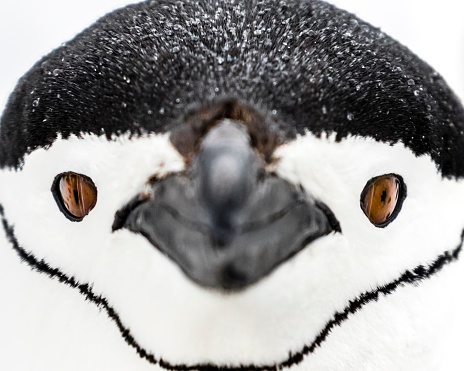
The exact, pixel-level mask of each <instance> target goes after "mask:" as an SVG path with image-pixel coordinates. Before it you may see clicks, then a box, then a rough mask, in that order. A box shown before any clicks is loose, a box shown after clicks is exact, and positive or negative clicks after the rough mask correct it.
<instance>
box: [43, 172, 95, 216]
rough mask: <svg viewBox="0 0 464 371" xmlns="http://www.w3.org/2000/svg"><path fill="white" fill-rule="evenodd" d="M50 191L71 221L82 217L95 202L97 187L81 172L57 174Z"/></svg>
mask: <svg viewBox="0 0 464 371" xmlns="http://www.w3.org/2000/svg"><path fill="white" fill-rule="evenodd" d="M52 193H53V196H54V198H55V201H56V203H57V205H58V207H59V208H60V210H61V212H62V213H63V214H64V215H65V216H66V217H67V218H68V219H70V220H72V221H73V222H80V221H81V220H82V219H84V217H85V216H86V215H87V214H88V213H89V212H90V211H91V210H92V209H93V208H94V207H95V205H96V203H97V187H95V184H94V183H93V181H92V179H90V178H89V177H87V176H85V175H82V174H77V173H73V172H67V173H62V174H59V175H58V176H57V177H56V178H55V181H54V182H53V185H52Z"/></svg>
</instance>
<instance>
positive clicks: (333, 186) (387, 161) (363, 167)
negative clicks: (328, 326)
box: [275, 133, 464, 288]
mask: <svg viewBox="0 0 464 371" xmlns="http://www.w3.org/2000/svg"><path fill="white" fill-rule="evenodd" d="M275 157H276V158H279V159H280V161H279V162H278V166H277V169H276V170H277V172H278V174H279V175H280V176H281V177H283V178H286V179H288V180H289V181H291V182H295V183H299V184H301V185H302V186H303V187H304V188H305V189H307V190H308V192H310V193H311V194H313V195H314V196H315V197H316V198H318V199H320V200H321V201H322V202H324V203H326V204H327V205H328V206H329V207H330V209H331V210H332V211H333V212H334V214H335V215H336V217H337V218H338V220H339V221H340V224H341V228H342V232H343V235H344V236H345V238H346V240H347V242H348V243H349V245H350V255H351V256H352V258H353V259H354V260H353V261H354V262H356V265H358V267H359V268H358V269H360V270H363V271H364V272H365V274H367V273H368V272H370V274H371V275H372V279H366V275H365V274H363V275H360V277H359V278H360V282H359V284H363V282H364V285H365V286H366V288H367V287H372V285H380V284H383V283H385V282H388V281H389V280H391V278H392V277H394V276H396V275H398V273H400V272H402V271H404V270H405V269H407V268H410V267H412V266H417V265H419V264H427V263H429V262H430V261H432V260H433V259H434V258H435V257H437V255H439V254H441V253H443V251H444V250H447V249H450V248H453V247H456V246H457V245H458V244H459V241H460V236H461V233H462V231H463V229H464V212H463V211H462V209H463V205H464V182H463V181H462V180H460V181H456V180H454V179H443V178H442V176H441V175H440V174H439V172H438V170H437V168H436V165H435V163H434V162H432V161H431V159H430V158H429V157H428V156H421V157H416V156H415V155H414V154H413V153H412V152H411V151H410V150H408V149H407V148H405V147H404V146H403V145H402V144H395V145H388V144H385V143H381V142H376V141H375V140H374V139H369V138H363V137H349V138H346V139H344V140H342V141H341V142H339V143H337V142H336V141H335V137H334V136H322V138H316V137H315V136H313V135H312V134H309V133H308V134H307V135H304V136H301V137H299V138H298V139H296V140H295V141H293V142H291V143H288V144H286V145H283V146H282V147H280V148H279V149H278V150H277V151H276V153H275ZM390 173H394V174H398V175H400V176H401V177H402V178H403V180H404V183H405V185H406V188H407V197H406V199H405V200H404V203H403V207H402V209H401V211H400V213H399V214H398V216H397V218H396V219H395V220H394V221H393V222H392V223H391V224H389V225H388V226H387V227H385V228H377V227H375V226H374V225H372V224H371V223H370V222H369V220H368V218H367V217H366V216H365V215H364V213H363V211H362V209H361V207H360V196H361V192H362V190H363V189H364V187H365V185H366V183H367V182H368V181H369V180H370V179H372V178H373V177H376V176H379V175H384V174H390Z"/></svg>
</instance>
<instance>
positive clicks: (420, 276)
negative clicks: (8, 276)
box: [0, 204, 464, 371]
mask: <svg viewBox="0 0 464 371" xmlns="http://www.w3.org/2000/svg"><path fill="white" fill-rule="evenodd" d="M0 216H1V218H2V225H3V228H4V230H5V233H6V236H7V239H8V240H9V241H10V243H11V244H12V246H13V249H14V250H15V251H16V252H17V253H18V255H19V257H20V258H21V260H23V261H24V262H26V263H27V264H29V265H30V266H31V267H32V268H33V269H35V270H37V271H39V272H41V273H45V274H47V275H48V276H49V277H51V278H55V279H57V280H58V281H60V282H62V283H64V284H67V285H69V286H71V287H72V288H74V289H77V290H78V291H79V292H80V293H81V294H82V295H84V296H85V297H86V298H87V299H88V300H90V301H92V302H93V303H95V304H96V305H97V306H98V307H100V308H104V309H105V310H106V312H107V313H108V316H109V317H110V318H111V319H112V320H113V321H114V322H115V323H116V325H117V327H118V329H119V331H120V332H121V335H122V337H123V338H124V340H125V341H126V343H127V344H128V345H130V346H132V347H133V348H134V349H135V350H136V352H137V353H138V354H139V356H140V357H141V358H144V359H146V360H147V361H148V362H150V363H152V364H158V365H159V366H161V367H162V368H164V369H166V370H172V371H193V370H198V371H220V370H227V371H243V370H250V371H278V370H281V369H282V368H285V367H290V366H293V365H295V364H298V363H300V362H302V361H303V359H304V358H305V356H307V355H308V354H311V353H312V352H314V351H315V350H316V349H317V348H318V347H320V346H321V344H322V343H323V342H324V341H325V340H326V339H327V337H328V336H329V334H330V332H331V331H332V329H333V328H334V327H335V326H340V325H341V324H342V323H343V321H345V320H346V319H348V317H349V316H350V315H351V314H354V313H356V312H357V311H359V310H360V309H361V308H362V307H364V306H365V305H366V304H368V303H369V302H371V301H377V300H378V299H379V297H380V295H384V296H387V295H390V294H392V293H393V292H394V291H396V289H397V288H398V287H400V286H404V285H410V284H417V283H420V282H421V281H423V280H425V279H427V278H430V277H431V276H433V275H434V274H436V273H437V272H439V271H440V270H441V269H442V268H443V267H444V266H445V265H447V264H449V263H451V262H453V261H455V260H457V259H458V258H459V254H460V252H461V249H462V244H463V241H464V230H463V233H462V234H461V241H460V243H459V246H458V247H456V248H455V249H454V250H452V251H446V252H444V253H443V254H442V255H440V256H438V257H437V259H436V260H435V261H433V262H432V264H430V265H428V266H424V265H419V266H417V267H416V268H414V269H412V270H406V271H405V272H404V273H403V274H402V275H401V276H400V277H399V278H397V279H396V280H394V281H392V282H390V283H388V284H386V285H383V286H380V287H378V288H377V289H375V290H372V291H367V292H365V293H363V294H361V295H360V296H359V297H358V298H356V299H354V300H352V301H350V302H349V303H348V305H347V306H346V307H345V309H344V310H343V311H341V312H336V313H335V314H334V315H333V317H332V319H331V320H330V321H328V322H327V323H326V325H325V326H324V328H323V329H322V331H321V332H320V333H319V335H318V336H317V337H316V338H315V339H314V340H313V341H312V343H311V344H310V345H305V346H304V347H303V349H302V350H301V351H300V352H298V353H295V354H292V353H290V354H289V357H288V359H287V360H285V361H283V362H280V363H278V364H274V365H265V366H255V365H240V366H217V365H213V364H198V365H191V366H188V365H173V364H171V363H169V362H166V361H164V360H163V359H157V358H156V357H155V355H154V354H151V353H149V352H147V351H146V350H145V349H144V348H143V347H142V346H140V345H139V344H138V343H137V341H136V340H135V339H134V337H133V335H132V334H131V332H130V330H129V329H128V328H126V327H125V326H124V324H123V323H122V321H121V319H120V318H119V316H118V314H117V313H116V311H115V310H114V308H113V307H111V306H110V305H109V304H108V301H107V300H106V298H104V297H103V296H100V295H97V294H95V293H94V292H93V291H92V287H91V285H89V284H80V283H79V282H78V281H77V280H76V279H75V278H74V277H69V276H67V275H66V274H64V273H63V272H61V271H60V270H59V269H58V268H52V267H50V266H49V265H48V264H47V263H46V262H45V261H44V260H38V259H37V258H36V257H35V256H33V255H32V254H31V253H28V252H27V251H25V250H24V249H23V248H22V247H20V246H19V243H18V240H17V239H16V236H15V234H14V228H13V227H12V226H11V225H9V224H8V221H7V219H6V217H5V215H4V210H3V207H2V205H1V204H0Z"/></svg>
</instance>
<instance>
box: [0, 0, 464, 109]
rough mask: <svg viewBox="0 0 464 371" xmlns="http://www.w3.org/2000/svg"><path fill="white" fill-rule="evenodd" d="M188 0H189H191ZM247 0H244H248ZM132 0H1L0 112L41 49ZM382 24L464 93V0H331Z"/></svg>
mask: <svg viewBox="0 0 464 371" xmlns="http://www.w3.org/2000/svg"><path fill="white" fill-rule="evenodd" d="M186 1H188V0H186ZM244 1H245V0H244ZM130 2H131V1H130V0H0V112H1V111H3V107H4V105H5V103H6V99H7V97H8V94H9V93H10V92H11V91H12V90H13V88H14V86H15V83H16V81H17V80H18V78H19V77H21V76H22V75H23V74H24V73H25V72H26V71H27V70H28V69H29V68H30V67H31V66H32V65H33V64H34V62H36V61H37V60H38V59H39V58H40V57H41V56H42V55H44V54H46V53H48V52H50V51H51V50H52V49H54V48H55V47H57V46H59V45H60V44H61V43H62V42H64V41H66V40H68V39H70V38H72V37H73V36H74V35H75V34H76V33H78V32H79V31H81V30H82V29H84V28H85V27H87V26H89V25H90V24H91V23H93V21H95V20H96V19H97V18H99V17H100V16H102V15H103V14H105V13H107V12H109V11H111V10H113V9H115V8H118V7H121V6H124V5H126V4H129V3H130ZM332 3H335V4H336V5H338V6H339V7H341V8H344V9H346V10H348V11H350V12H353V13H355V14H357V15H358V16H360V17H361V18H362V19H364V20H366V21H368V22H370V23H372V24H373V25H375V26H378V27H381V28H382V29H383V30H384V31H385V32H386V33H388V34H390V36H393V37H394V38H396V39H397V40H399V41H400V42H402V43H403V44H405V45H407V46H408V47H409V48H410V49H412V50H413V51H414V52H415V53H416V54H418V55H419V56H420V57H421V58H422V59H424V60H426V61H427V62H428V63H429V64H431V65H432V66H433V67H434V68H435V69H436V70H437V71H438V72H439V73H441V74H442V75H443V76H444V77H445V79H446V80H447V81H448V83H449V85H450V86H451V87H452V88H453V89H454V91H455V92H456V93H457V94H458V95H459V96H460V97H461V99H464V22H463V21H462V19H463V16H464V2H463V1H460V0H441V1H436V0H332Z"/></svg>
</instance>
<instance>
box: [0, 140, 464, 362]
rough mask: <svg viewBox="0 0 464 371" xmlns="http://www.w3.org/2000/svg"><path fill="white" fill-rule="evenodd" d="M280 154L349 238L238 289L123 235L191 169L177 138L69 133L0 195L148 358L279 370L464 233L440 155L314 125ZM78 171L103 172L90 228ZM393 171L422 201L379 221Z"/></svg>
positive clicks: (286, 172) (293, 177)
mask: <svg viewBox="0 0 464 371" xmlns="http://www.w3.org/2000/svg"><path fill="white" fill-rule="evenodd" d="M275 156H276V157H277V158H280V161H279V162H278V163H277V166H276V168H275V171H276V172H277V173H278V174H279V175H280V176H281V177H283V178H286V179H288V180H289V181H291V182H293V183H295V184H301V185H302V186H303V187H304V188H305V189H306V190H307V191H308V192H310V193H311V194H312V195H313V196H315V197H316V198H318V199H319V200H321V201H322V202H324V203H325V204H327V205H328V206H329V207H330V209H331V210H332V211H333V212H334V214H335V216H336V217H337V219H338V220H339V222H340V224H341V228H342V233H341V234H338V233H337V234H331V235H329V236H326V237H323V238H321V239H319V240H317V241H316V242H314V243H313V244H311V245H310V246H308V247H307V248H306V249H304V250H303V251H301V252H300V253H299V254H297V255H296V256H295V257H294V258H292V259H290V260H289V261H287V262H286V263H284V264H283V265H281V266H280V267H279V268H277V269H276V270H275V271H274V272H272V273H271V274H270V275H269V276H268V277H266V278H264V279H263V280H261V281H259V282H258V283H257V284H255V285H253V286H252V287H250V288H249V289H247V290H245V291H244V292H241V293H236V294H232V295H221V294H218V293H216V292H213V291H209V290H205V289H203V288H200V287H198V286H197V285H196V284H194V283H192V282H191V281H190V280H189V279H188V278H187V277H186V276H185V275H184V274H183V273H182V272H181V271H180V269H179V268H178V267H177V265H175V264H174V263H173V262H172V261H171V260H169V259H167V258H166V257H165V256H163V255H162V254H161V253H159V251H158V250H157V249H156V248H154V247H153V246H152V245H151V244H150V243H149V242H148V241H147V240H146V239H145V238H144V237H142V236H141V235H135V234H133V233H131V232H129V231H127V230H119V231H116V232H115V233H112V232H111V225H112V222H113V219H114V214H115V212H116V211H117V210H118V209H119V208H120V207H121V206H123V205H124V203H125V202H127V201H128V200H129V199H130V198H131V197H132V196H134V195H135V194H136V193H137V192H139V191H140V190H141V189H142V188H143V186H144V184H145V183H146V182H147V180H148V178H149V177H151V176H153V175H156V174H158V175H163V174H167V173H170V172H175V171H181V170H183V168H184V162H183V159H182V158H181V157H180V155H179V154H178V153H177V151H176V150H175V149H174V148H173V147H172V145H171V144H170V142H169V136H168V135H167V134H166V135H150V136H147V137H144V138H137V139H135V138H134V139H132V140H129V139H128V138H123V139H121V140H120V141H111V142H108V141H107V140H106V139H104V138H100V137H97V136H93V135H86V136H84V137H83V138H81V139H78V138H75V137H72V138H70V139H68V140H57V141H56V142H55V143H54V144H53V146H52V147H51V148H49V149H48V150H44V149H41V150H37V151H35V152H33V153H32V154H31V155H29V156H28V157H27V158H26V160H25V165H24V167H23V169H22V171H20V172H14V171H11V172H10V171H8V170H4V171H2V172H1V173H0V177H1V181H0V203H1V204H2V205H3V207H4V209H5V216H6V219H7V220H8V222H9V223H10V224H11V225H12V226H14V233H15V236H16V238H17V240H18V242H19V244H20V246H21V247H22V248H24V249H25V250H26V251H27V252H31V253H32V254H33V255H34V256H35V257H36V259H38V260H41V259H43V260H44V261H45V262H46V263H47V264H49V266H51V267H55V268H58V269H59V270H60V271H61V272H62V273H63V274H64V275H66V276H67V277H74V278H75V279H76V280H77V281H78V282H80V283H88V284H89V285H90V286H91V288H92V289H91V290H92V292H93V293H95V295H97V296H101V297H102V298H104V299H105V300H106V302H107V305H108V306H109V307H111V308H112V309H114V311H115V313H116V314H117V316H118V318H119V320H120V321H121V323H122V325H123V326H124V328H125V329H127V330H129V331H130V335H131V336H132V337H133V340H132V342H131V341H128V339H127V337H126V341H127V342H128V343H129V344H131V345H132V346H134V347H138V348H137V349H139V350H140V349H142V350H143V351H144V352H146V354H148V355H146V356H145V358H147V360H148V361H151V362H156V361H158V360H159V359H160V358H161V359H163V361H165V362H168V363H170V364H171V365H198V364H206V363H208V364H216V365H220V366H221V365H232V366H233V365H239V364H243V365H257V366H264V365H274V364H275V363H281V362H287V361H288V360H289V352H292V353H293V354H301V352H302V350H303V348H304V347H305V346H308V347H310V346H312V345H314V342H315V341H316V340H317V338H318V336H319V335H320V334H321V331H324V329H327V324H328V323H330V321H333V318H334V315H335V313H336V312H343V311H344V310H345V309H346V308H347V305H349V302H350V301H353V300H355V299H356V298H358V297H359V296H360V295H361V294H363V293H364V292H368V291H372V290H375V289H376V288H377V287H379V286H383V285H385V284H388V283H390V282H392V281H395V280H397V279H398V278H399V277H400V276H401V274H403V273H404V272H405V271H406V270H412V269H414V268H415V267H417V266H418V265H420V264H424V265H426V266H428V265H429V264H431V263H432V262H433V261H434V260H435V259H437V257H438V256H440V255H441V254H443V253H444V252H445V251H451V250H453V249H454V248H456V247H457V246H458V245H459V243H460V235H461V231H462V229H463V228H464V213H462V212H461V209H462V205H464V185H463V183H462V182H461V181H459V182H457V181H454V180H446V179H445V180H444V179H442V178H441V177H440V175H439V174H438V172H437V170H436V167H435V165H434V163H433V162H431V160H430V159H429V158H428V157H426V156H424V157H420V158H416V157H415V156H414V155H413V154H412V153H411V152H410V151H409V150H408V149H406V148H404V147H403V146H402V145H395V146H389V145H387V144H383V143H378V142H375V141H374V140H369V139H365V138H347V139H345V140H343V141H341V142H340V143H336V142H335V141H334V140H333V138H326V137H323V138H316V137H314V136H312V135H311V134H307V135H305V136H301V137H299V138H297V139H296V140H295V141H292V142H291V143H288V144H286V145H283V146H281V147H280V148H279V149H278V150H277V151H276V154H275ZM66 171H74V172H77V173H82V174H85V175H87V176H89V177H90V178H92V180H93V181H94V183H95V185H96V186H97V189H98V201H97V205H96V207H95V209H94V210H92V211H91V212H90V214H89V215H88V216H87V217H85V218H84V220H83V221H82V222H80V223H75V222H71V221H69V220H68V219H66V218H65V217H64V215H63V214H62V213H61V212H60V211H59V209H58V207H57V205H56V203H55V201H54V199H53V196H52V194H51V191H50V187H51V185H52V182H53V180H54V178H55V177H56V175H58V174H60V173H62V172H66ZM388 173H396V174H399V175H401V176H402V177H403V179H404V181H405V183H406V186H407V190H408V196H407V198H406V200H405V202H404V205H403V209H402V211H401V212H400V214H399V215H398V217H397V218H396V220H395V221H393V222H392V223H391V224H390V225H388V226H387V227H386V228H376V227H375V226H373V225H372V224H371V223H370V222H369V221H368V219H367V218H366V217H365V215H364V213H363V212H362V210H361V208H360V206H359V201H360V194H361V192H362V190H363V188H364V186H365V184H366V183H367V181H368V180H370V179H371V178H372V177H375V176H378V175H382V174H388ZM461 214H462V215H461ZM323 340H324V339H322V341H323ZM305 352H306V353H305V354H307V353H308V352H309V351H308V350H306V351H305ZM294 363H297V361H295V362H294Z"/></svg>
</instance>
